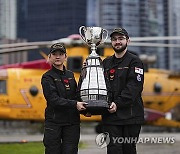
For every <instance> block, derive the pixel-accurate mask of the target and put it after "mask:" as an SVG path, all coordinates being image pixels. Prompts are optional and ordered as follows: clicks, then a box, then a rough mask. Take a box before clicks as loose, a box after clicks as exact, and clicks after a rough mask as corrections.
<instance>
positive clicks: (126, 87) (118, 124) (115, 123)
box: [102, 28, 144, 154]
mask: <svg viewBox="0 0 180 154" xmlns="http://www.w3.org/2000/svg"><path fill="white" fill-rule="evenodd" d="M110 37H111V43H112V48H113V49H114V51H115V53H114V55H113V56H111V57H108V58H106V59H104V61H103V66H104V70H105V78H106V81H107V87H108V92H109V94H108V95H109V102H110V109H109V110H108V111H107V112H106V113H104V114H103V115H102V123H103V130H104V132H106V133H109V137H110V143H109V145H108V146H107V153H108V154H114V153H116V154H136V153H137V152H136V142H137V140H138V137H139V133H140V130H141V125H142V124H143V123H144V107H143V101H142V97H141V93H142V90H143V83H144V71H143V63H142V62H141V60H140V59H139V58H138V57H137V56H136V55H134V54H132V53H130V52H129V51H128V50H127V46H128V44H129V43H130V39H129V35H128V33H127V31H126V30H125V29H124V28H116V29H114V31H113V32H112V33H111V34H110Z"/></svg>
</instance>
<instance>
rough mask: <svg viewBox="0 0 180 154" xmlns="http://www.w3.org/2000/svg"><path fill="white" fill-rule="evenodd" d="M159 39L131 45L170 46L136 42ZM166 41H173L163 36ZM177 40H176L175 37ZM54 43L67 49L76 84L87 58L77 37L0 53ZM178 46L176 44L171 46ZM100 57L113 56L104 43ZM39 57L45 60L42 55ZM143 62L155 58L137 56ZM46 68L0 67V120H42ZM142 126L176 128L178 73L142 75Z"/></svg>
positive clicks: (36, 64)
mask: <svg viewBox="0 0 180 154" xmlns="http://www.w3.org/2000/svg"><path fill="white" fill-rule="evenodd" d="M161 39H163V38H158V37H147V38H132V39H131V40H132V42H131V45H132V46H154V47H158V46H159V47H164V46H165V47H171V46H174V45H172V44H166V45H165V44H164V45H163V44H158V43H157V44H156V43H153V44H151V43H146V42H143V43H142V42H141V43H139V42H137V41H142V40H143V41H144V40H146V41H149V40H161ZM166 39H177V38H176V37H175V38H174V37H169V38H168V37H167V38H166ZM178 39H179V38H178ZM56 42H62V43H64V44H65V45H66V47H67V55H68V59H67V63H66V65H67V68H68V69H71V70H72V71H73V72H74V73H75V78H76V80H77V81H78V78H79V75H80V71H81V66H82V63H83V61H84V60H85V59H86V58H87V56H88V55H89V52H90V51H89V48H88V47H87V46H86V45H85V44H84V43H83V41H82V40H81V39H80V37H79V35H72V36H70V37H68V38H63V39H60V40H55V41H45V42H26V43H15V44H4V45H0V54H4V53H10V52H18V51H26V50H33V49H39V48H42V47H49V46H50V45H51V44H53V43H56ZM175 46H176V47H179V46H178V45H175ZM100 48H102V49H103V50H101V51H99V52H100V55H101V57H102V59H103V58H105V57H107V56H110V55H112V54H113V50H112V48H111V46H110V43H109V42H108V41H107V42H105V44H104V45H102V46H100ZM41 54H42V56H43V57H46V55H45V54H44V53H42V52H41ZM140 58H141V59H142V60H143V61H144V63H147V64H148V63H149V62H152V61H153V60H155V57H151V56H146V55H140ZM48 69H50V66H49V64H47V63H46V60H45V59H41V60H36V61H31V62H23V63H18V64H9V65H2V66H0V119H3V120H4V119H7V120H31V121H43V120H44V109H45V107H46V101H45V99H44V97H43V94H42V87H41V84H40V79H41V76H42V74H43V73H44V72H46V71H47V70H48ZM143 101H144V107H145V119H146V124H148V125H155V126H166V127H175V128H180V119H179V117H178V115H179V113H180V109H179V106H180V74H178V73H173V72H171V71H168V70H160V69H151V68H148V70H147V71H146V72H145V83H144V90H143ZM81 121H89V122H92V121H97V122H100V121H101V116H100V115H96V116H91V117H84V116H83V115H81Z"/></svg>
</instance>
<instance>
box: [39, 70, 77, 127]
mask: <svg viewBox="0 0 180 154" xmlns="http://www.w3.org/2000/svg"><path fill="white" fill-rule="evenodd" d="M41 84H42V88H43V94H44V97H45V99H46V101H47V107H46V109H45V121H47V122H55V123H58V124H61V125H69V124H79V122H80V117H79V112H78V110H77V108H76V105H77V101H76V100H77V95H76V94H77V84H76V81H75V78H74V75H73V73H72V72H71V71H69V70H66V69H65V67H64V70H63V71H60V70H58V69H56V68H55V67H52V69H51V70H49V71H47V72H46V73H45V74H43V76H42V79H41Z"/></svg>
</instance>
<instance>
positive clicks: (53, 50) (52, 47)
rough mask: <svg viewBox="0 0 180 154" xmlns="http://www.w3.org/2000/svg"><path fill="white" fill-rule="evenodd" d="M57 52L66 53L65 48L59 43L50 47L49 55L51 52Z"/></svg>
mask: <svg viewBox="0 0 180 154" xmlns="http://www.w3.org/2000/svg"><path fill="white" fill-rule="evenodd" d="M57 50H58V51H60V52H63V53H66V48H65V46H64V45H63V44H61V43H55V44H53V45H52V46H51V47H50V53H53V52H55V51H57Z"/></svg>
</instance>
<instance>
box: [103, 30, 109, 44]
mask: <svg viewBox="0 0 180 154" xmlns="http://www.w3.org/2000/svg"><path fill="white" fill-rule="evenodd" d="M102 32H103V33H104V32H106V37H105V39H104V40H103V41H102V43H104V42H105V41H106V40H107V38H108V31H107V30H106V29H103V30H102Z"/></svg>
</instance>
